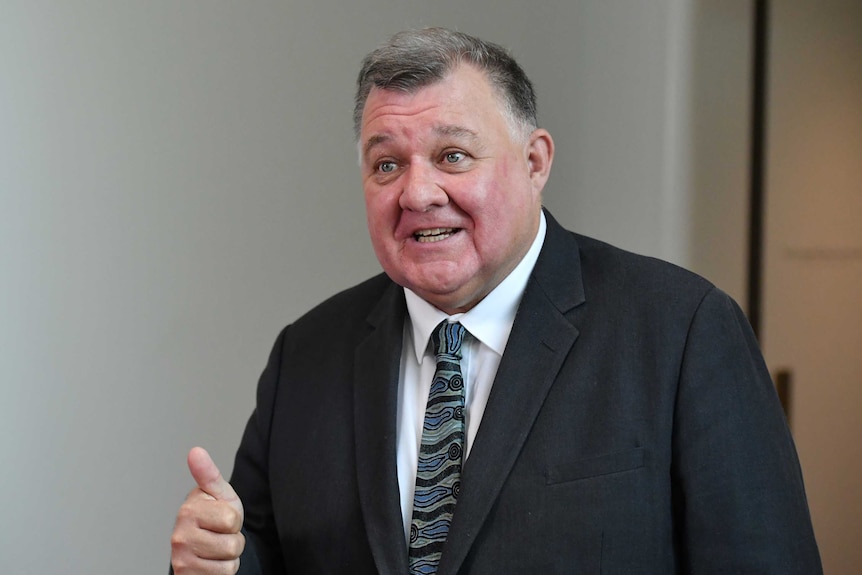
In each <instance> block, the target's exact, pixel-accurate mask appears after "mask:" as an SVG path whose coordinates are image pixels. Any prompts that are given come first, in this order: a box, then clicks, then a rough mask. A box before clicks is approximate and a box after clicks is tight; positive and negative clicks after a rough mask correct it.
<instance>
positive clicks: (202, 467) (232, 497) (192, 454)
mask: <svg viewBox="0 0 862 575" xmlns="http://www.w3.org/2000/svg"><path fill="white" fill-rule="evenodd" d="M188 464H189V471H190V472H191V474H192V477H194V479H195V482H196V483H197V484H198V487H199V488H200V490H201V491H203V492H204V493H206V494H207V495H210V496H211V497H213V498H214V499H217V500H219V501H224V502H226V503H231V504H233V505H234V506H235V507H237V508H238V509H240V510H241V509H242V503H240V500H239V497H238V496H237V494H236V492H235V491H234V490H233V487H231V485H230V483H228V482H227V481H225V478H224V477H222V475H221V472H220V471H219V470H218V467H216V464H215V463H214V462H213V460H212V457H210V454H209V453H207V451H206V449H204V448H203V447H193V448H192V450H191V451H189V457H188Z"/></svg>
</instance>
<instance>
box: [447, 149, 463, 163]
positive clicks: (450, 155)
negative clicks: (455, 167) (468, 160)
mask: <svg viewBox="0 0 862 575" xmlns="http://www.w3.org/2000/svg"><path fill="white" fill-rule="evenodd" d="M465 157H467V156H466V154H464V152H447V153H446V155H445V156H444V157H443V158H444V159H445V160H446V163H447V164H457V163H458V162H460V161H461V160H463V159H464V158H465Z"/></svg>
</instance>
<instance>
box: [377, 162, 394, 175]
mask: <svg viewBox="0 0 862 575" xmlns="http://www.w3.org/2000/svg"><path fill="white" fill-rule="evenodd" d="M396 167H397V166H396V165H395V162H380V163H379V164H377V171H378V172H381V173H383V174H391V173H392V172H394V171H395V168H396Z"/></svg>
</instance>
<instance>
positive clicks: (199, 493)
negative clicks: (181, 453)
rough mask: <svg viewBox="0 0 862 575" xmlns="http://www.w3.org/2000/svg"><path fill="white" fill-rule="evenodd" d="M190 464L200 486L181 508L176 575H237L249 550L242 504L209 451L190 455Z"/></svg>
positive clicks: (173, 556) (197, 450) (174, 552)
mask: <svg viewBox="0 0 862 575" xmlns="http://www.w3.org/2000/svg"><path fill="white" fill-rule="evenodd" d="M188 464H189V471H191V473H192V477H194V479H195V482H197V484H198V485H197V487H195V488H194V489H193V490H192V492H191V493H189V496H188V497H187V498H186V500H185V502H184V503H183V504H182V506H181V507H180V511H179V513H178V514H177V522H176V524H175V525H174V533H173V535H171V565H172V566H173V568H174V574H175V575H235V573H236V572H237V570H238V569H239V556H240V554H241V553H242V550H243V548H244V547H245V537H243V535H242V533H240V529H241V528H242V521H243V510H242V501H240V499H239V497H238V496H237V494H236V492H235V491H234V490H233V487H231V486H230V483H228V482H227V481H225V479H224V478H223V477H222V476H221V473H220V472H219V470H218V467H216V465H215V463H213V460H212V458H211V457H210V456H209V453H207V452H206V450H204V449H203V448H201V447H195V448H193V449H192V450H191V451H189V457H188Z"/></svg>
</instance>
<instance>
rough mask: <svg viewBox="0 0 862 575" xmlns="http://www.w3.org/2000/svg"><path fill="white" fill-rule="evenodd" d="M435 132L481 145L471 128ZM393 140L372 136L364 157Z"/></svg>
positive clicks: (437, 128)
mask: <svg viewBox="0 0 862 575" xmlns="http://www.w3.org/2000/svg"><path fill="white" fill-rule="evenodd" d="M433 130H434V133H435V134H436V135H437V136H445V137H449V138H458V139H464V140H469V141H470V142H472V143H474V144H479V134H478V133H476V131H474V130H471V129H470V128H465V127H463V126H456V125H442V126H435V127H434V128H433ZM392 139H393V137H392V136H391V135H389V134H375V135H373V136H371V137H370V138H368V141H367V142H365V145H364V146H363V147H362V153H363V155H367V154H368V153H369V152H370V151H371V150H372V149H374V147H375V146H379V145H380V144H384V143H386V142H388V141H390V140H392Z"/></svg>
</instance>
